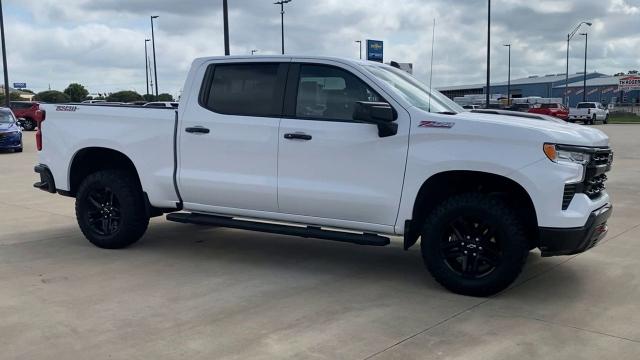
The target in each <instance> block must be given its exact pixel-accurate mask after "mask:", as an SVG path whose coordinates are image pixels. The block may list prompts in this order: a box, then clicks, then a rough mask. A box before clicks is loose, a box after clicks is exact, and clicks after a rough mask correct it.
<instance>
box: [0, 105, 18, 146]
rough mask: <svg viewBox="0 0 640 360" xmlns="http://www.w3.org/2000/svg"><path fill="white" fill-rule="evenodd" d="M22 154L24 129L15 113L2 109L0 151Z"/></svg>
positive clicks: (0, 117)
mask: <svg viewBox="0 0 640 360" xmlns="http://www.w3.org/2000/svg"><path fill="white" fill-rule="evenodd" d="M4 150H13V151H15V152H22V129H21V128H20V126H19V125H18V121H17V120H16V117H15V116H14V115H13V112H12V111H11V110H10V109H7V108H0V151H4Z"/></svg>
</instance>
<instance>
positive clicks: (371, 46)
mask: <svg viewBox="0 0 640 360" xmlns="http://www.w3.org/2000/svg"><path fill="white" fill-rule="evenodd" d="M383 58H384V43H383V42H382V41H380V40H367V60H371V61H377V62H382V60H383Z"/></svg>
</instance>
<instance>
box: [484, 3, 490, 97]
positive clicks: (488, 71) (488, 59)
mask: <svg viewBox="0 0 640 360" xmlns="http://www.w3.org/2000/svg"><path fill="white" fill-rule="evenodd" d="M487 3H488V9H487V10H488V11H487V94H486V99H485V107H486V108H487V109H488V108H489V103H490V100H491V0H488V1H487Z"/></svg>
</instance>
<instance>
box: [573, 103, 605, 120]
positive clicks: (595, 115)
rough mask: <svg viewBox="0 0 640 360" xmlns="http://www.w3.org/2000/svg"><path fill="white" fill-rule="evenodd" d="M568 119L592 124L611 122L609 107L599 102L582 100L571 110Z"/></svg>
mask: <svg viewBox="0 0 640 360" xmlns="http://www.w3.org/2000/svg"><path fill="white" fill-rule="evenodd" d="M568 121H570V122H576V121H582V122H584V123H585V124H590V125H593V124H595V123H596V122H597V121H602V123H603V124H606V123H608V122H609V109H607V108H606V107H605V106H603V105H602V104H601V103H599V102H581V103H578V106H577V107H576V108H575V109H571V110H570V111H569V120H568Z"/></svg>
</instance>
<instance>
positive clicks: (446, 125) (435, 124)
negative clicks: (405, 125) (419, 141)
mask: <svg viewBox="0 0 640 360" xmlns="http://www.w3.org/2000/svg"><path fill="white" fill-rule="evenodd" d="M455 124H456V123H452V122H444V121H420V125H418V127H423V128H440V129H451V128H452V127H453V125H455Z"/></svg>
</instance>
